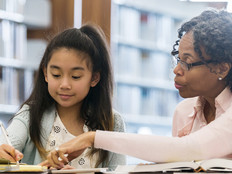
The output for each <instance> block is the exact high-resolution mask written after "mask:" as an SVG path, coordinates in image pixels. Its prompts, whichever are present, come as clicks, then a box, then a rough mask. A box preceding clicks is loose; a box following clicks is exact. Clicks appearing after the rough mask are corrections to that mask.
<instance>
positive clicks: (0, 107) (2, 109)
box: [0, 104, 19, 114]
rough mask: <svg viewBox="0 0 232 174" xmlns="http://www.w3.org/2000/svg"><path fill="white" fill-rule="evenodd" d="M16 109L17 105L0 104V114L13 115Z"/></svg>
mask: <svg viewBox="0 0 232 174" xmlns="http://www.w3.org/2000/svg"><path fill="white" fill-rule="evenodd" d="M18 109H19V106H17V105H7V104H0V114H15V113H16V112H17V111H18Z"/></svg>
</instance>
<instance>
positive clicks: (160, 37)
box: [115, 5, 180, 48]
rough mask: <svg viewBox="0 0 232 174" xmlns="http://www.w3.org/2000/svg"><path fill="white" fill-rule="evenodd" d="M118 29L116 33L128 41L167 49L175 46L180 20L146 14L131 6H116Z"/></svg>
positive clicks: (156, 14) (155, 14)
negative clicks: (169, 46) (145, 42)
mask: <svg viewBox="0 0 232 174" xmlns="http://www.w3.org/2000/svg"><path fill="white" fill-rule="evenodd" d="M115 13H117V14H118V16H119V17H118V27H115V28H116V29H115V30H116V31H115V33H116V34H117V35H119V36H122V37H123V38H125V39H127V40H148V41H152V42H154V43H157V44H158V45H157V46H158V47H160V48H166V47H167V45H171V44H173V43H172V42H173V40H174V39H175V37H176V31H177V28H178V27H179V25H180V20H178V19H175V18H173V17H171V16H168V15H162V14H158V13H151V12H145V11H144V10H143V11H142V10H139V9H136V8H133V7H130V6H125V5H122V6H120V5H119V6H116V10H115Z"/></svg>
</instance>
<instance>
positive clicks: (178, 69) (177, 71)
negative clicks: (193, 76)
mask: <svg viewBox="0 0 232 174" xmlns="http://www.w3.org/2000/svg"><path fill="white" fill-rule="evenodd" d="M173 73H174V74H175V75H183V74H184V71H183V69H182V68H181V65H180V63H178V64H177V65H176V67H175V68H174V70H173Z"/></svg>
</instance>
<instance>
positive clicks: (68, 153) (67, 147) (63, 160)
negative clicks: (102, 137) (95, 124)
mask: <svg viewBox="0 0 232 174" xmlns="http://www.w3.org/2000/svg"><path fill="white" fill-rule="evenodd" d="M94 138H95V132H86V133H83V134H81V135H79V136H77V137H76V138H74V139H72V140H70V141H68V142H66V143H64V144H62V145H61V146H59V148H55V150H52V151H51V152H50V153H49V154H48V156H47V164H49V165H50V166H51V167H55V168H58V169H61V168H63V167H64V165H65V164H67V163H68V162H69V161H71V160H73V159H75V158H76V157H78V156H79V155H81V154H82V153H83V151H84V150H85V149H86V148H88V147H91V146H93V143H94Z"/></svg>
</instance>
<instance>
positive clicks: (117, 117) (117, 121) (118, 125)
mask: <svg viewBox="0 0 232 174" xmlns="http://www.w3.org/2000/svg"><path fill="white" fill-rule="evenodd" d="M113 118H114V131H117V132H125V123H124V120H123V118H122V116H121V114H120V113H119V112H118V111H116V110H114V109H113Z"/></svg>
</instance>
